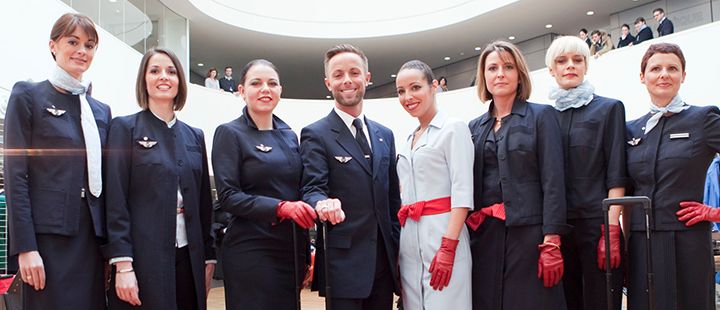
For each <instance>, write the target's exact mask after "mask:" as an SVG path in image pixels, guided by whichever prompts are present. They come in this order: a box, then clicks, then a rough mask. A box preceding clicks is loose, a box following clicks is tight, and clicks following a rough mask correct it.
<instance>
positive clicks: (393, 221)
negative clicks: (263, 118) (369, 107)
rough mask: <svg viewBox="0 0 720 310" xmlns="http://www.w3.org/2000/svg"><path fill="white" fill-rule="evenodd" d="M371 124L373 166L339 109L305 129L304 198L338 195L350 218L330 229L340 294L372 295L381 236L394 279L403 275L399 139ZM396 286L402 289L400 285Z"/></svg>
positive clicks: (319, 275) (320, 275)
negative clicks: (400, 271)
mask: <svg viewBox="0 0 720 310" xmlns="http://www.w3.org/2000/svg"><path fill="white" fill-rule="evenodd" d="M366 123H367V132H368V133H369V135H370V141H371V143H372V144H371V148H372V153H373V155H372V167H370V164H369V163H368V161H367V160H365V158H364V155H363V152H362V150H361V149H360V145H359V144H358V143H357V141H356V140H355V138H354V137H353V135H352V133H351V132H350V130H349V129H348V127H347V126H345V123H343V121H342V119H341V118H340V116H338V115H337V113H335V111H334V110H333V111H331V112H330V114H329V115H328V116H326V117H324V118H322V119H320V120H319V121H317V122H315V123H313V124H310V125H308V126H307V127H305V128H303V130H302V133H301V135H300V141H301V142H300V153H301V155H302V160H303V168H304V170H303V188H302V192H303V200H305V201H306V202H307V203H308V204H310V205H311V206H313V207H315V205H316V204H317V202H318V201H320V200H324V199H327V198H337V199H339V200H340V202H341V203H342V209H343V211H344V212H345V216H346V218H345V221H344V222H342V223H340V224H338V225H335V226H333V225H330V226H329V227H328V229H329V231H328V238H327V246H328V251H329V253H328V254H329V256H330V262H329V263H330V272H329V273H330V279H331V280H330V281H331V283H332V287H333V297H334V298H353V299H362V298H367V297H368V296H369V294H370V291H371V289H372V286H373V281H374V277H375V272H374V271H375V263H376V259H375V258H376V257H377V253H376V252H377V242H378V241H377V240H378V238H382V240H383V243H384V244H385V248H386V251H387V253H388V264H389V266H390V268H391V269H392V273H393V278H394V279H396V281H397V279H398V270H397V257H398V256H397V255H398V241H399V237H400V224H399V222H398V219H397V212H398V210H399V209H400V187H399V181H398V176H397V171H396V168H395V167H396V161H395V160H396V157H395V156H396V155H395V139H394V137H393V133H392V131H390V129H388V128H386V127H384V126H382V125H380V124H378V123H376V122H373V121H371V120H369V119H367V118H366ZM348 158H350V159H349V160H346V159H348ZM378 232H379V233H380V235H378ZM323 242H325V238H324V236H322V234H320V235H319V236H318V252H317V253H318V255H317V256H316V261H315V266H316V269H315V279H314V281H313V287H314V288H315V289H317V288H319V289H320V293H321V294H324V290H325V285H324V281H325V279H324V275H325V270H324V269H323V262H324V260H323V259H324V253H323V252H322V248H323V247H322V244H323ZM318 267H319V268H318ZM395 285H396V289H397V288H398V286H397V285H398V283H397V282H396V283H395Z"/></svg>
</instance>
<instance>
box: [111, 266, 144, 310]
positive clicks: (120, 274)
mask: <svg viewBox="0 0 720 310" xmlns="http://www.w3.org/2000/svg"><path fill="white" fill-rule="evenodd" d="M128 270H132V263H131V262H118V263H116V264H115V294H117V297H118V298H120V300H122V301H124V302H127V303H129V304H131V305H133V306H140V305H142V303H141V302H140V289H139V288H138V283H137V278H135V271H128Z"/></svg>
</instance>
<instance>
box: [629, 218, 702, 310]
mask: <svg viewBox="0 0 720 310" xmlns="http://www.w3.org/2000/svg"><path fill="white" fill-rule="evenodd" d="M697 225H705V227H708V226H707V222H704V223H700V224H697ZM711 240H712V238H711V236H710V228H707V229H706V230H686V231H653V232H652V251H653V255H652V259H653V262H652V263H653V273H654V274H655V277H654V282H655V305H656V307H657V309H658V310H685V309H692V310H710V309H715V265H714V261H713V253H712V244H711V242H712V241H711ZM645 241H646V238H645V233H644V232H643V231H633V232H632V233H631V234H630V241H629V247H628V256H629V268H630V278H629V279H628V309H630V310H645V309H648V304H647V301H648V296H647V293H646V289H647V263H646V262H647V260H646V259H647V258H646V254H645V253H646V252H645Z"/></svg>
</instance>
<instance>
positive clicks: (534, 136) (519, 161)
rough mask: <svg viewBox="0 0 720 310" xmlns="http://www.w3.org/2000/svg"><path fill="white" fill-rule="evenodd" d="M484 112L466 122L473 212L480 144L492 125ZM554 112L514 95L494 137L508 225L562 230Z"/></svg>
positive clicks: (562, 191)
mask: <svg viewBox="0 0 720 310" xmlns="http://www.w3.org/2000/svg"><path fill="white" fill-rule="evenodd" d="M492 110H493V103H491V104H490V108H489V109H488V112H487V113H485V114H483V115H482V116H480V117H478V118H476V119H474V120H472V121H471V122H470V124H469V127H470V133H471V134H472V139H473V144H475V163H474V165H473V170H474V173H473V179H474V182H473V191H474V193H475V194H474V201H475V210H480V209H481V208H483V207H486V206H482V205H479V204H481V203H482V197H481V195H482V192H483V186H482V185H483V167H484V166H483V158H484V143H485V140H487V137H488V134H490V130H492V127H493V124H494V119H495V118H494V117H493V116H492V115H491V111H492ZM554 111H555V110H554V109H553V108H552V107H551V106H549V105H544V104H536V103H531V102H527V101H525V100H520V99H516V100H515V102H514V103H513V108H512V112H511V113H510V116H509V117H508V118H507V120H506V121H504V123H503V126H509V127H508V129H507V136H506V137H498V140H499V141H498V150H497V152H498V161H499V165H500V180H499V182H500V184H501V186H502V191H503V193H502V194H503V202H504V203H505V212H506V221H505V224H506V225H507V226H521V225H542V231H543V234H544V235H547V234H564V233H567V232H568V230H569V226H568V225H567V224H566V218H567V206H566V200H565V173H564V171H565V169H564V164H563V149H562V140H561V135H560V128H559V126H558V121H557V119H556V118H555V112H554Z"/></svg>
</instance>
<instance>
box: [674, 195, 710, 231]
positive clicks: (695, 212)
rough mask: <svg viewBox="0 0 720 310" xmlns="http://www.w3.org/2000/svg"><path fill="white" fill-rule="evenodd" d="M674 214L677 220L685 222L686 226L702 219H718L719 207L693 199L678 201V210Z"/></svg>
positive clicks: (702, 220)
mask: <svg viewBox="0 0 720 310" xmlns="http://www.w3.org/2000/svg"><path fill="white" fill-rule="evenodd" d="M675 214H676V215H677V217H678V220H679V221H681V222H685V226H687V227H690V226H693V225H695V224H697V223H700V222H704V221H710V222H718V221H720V208H713V207H711V206H707V205H704V204H702V203H699V202H695V201H683V202H680V210H678V211H677V212H676V213H675Z"/></svg>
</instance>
